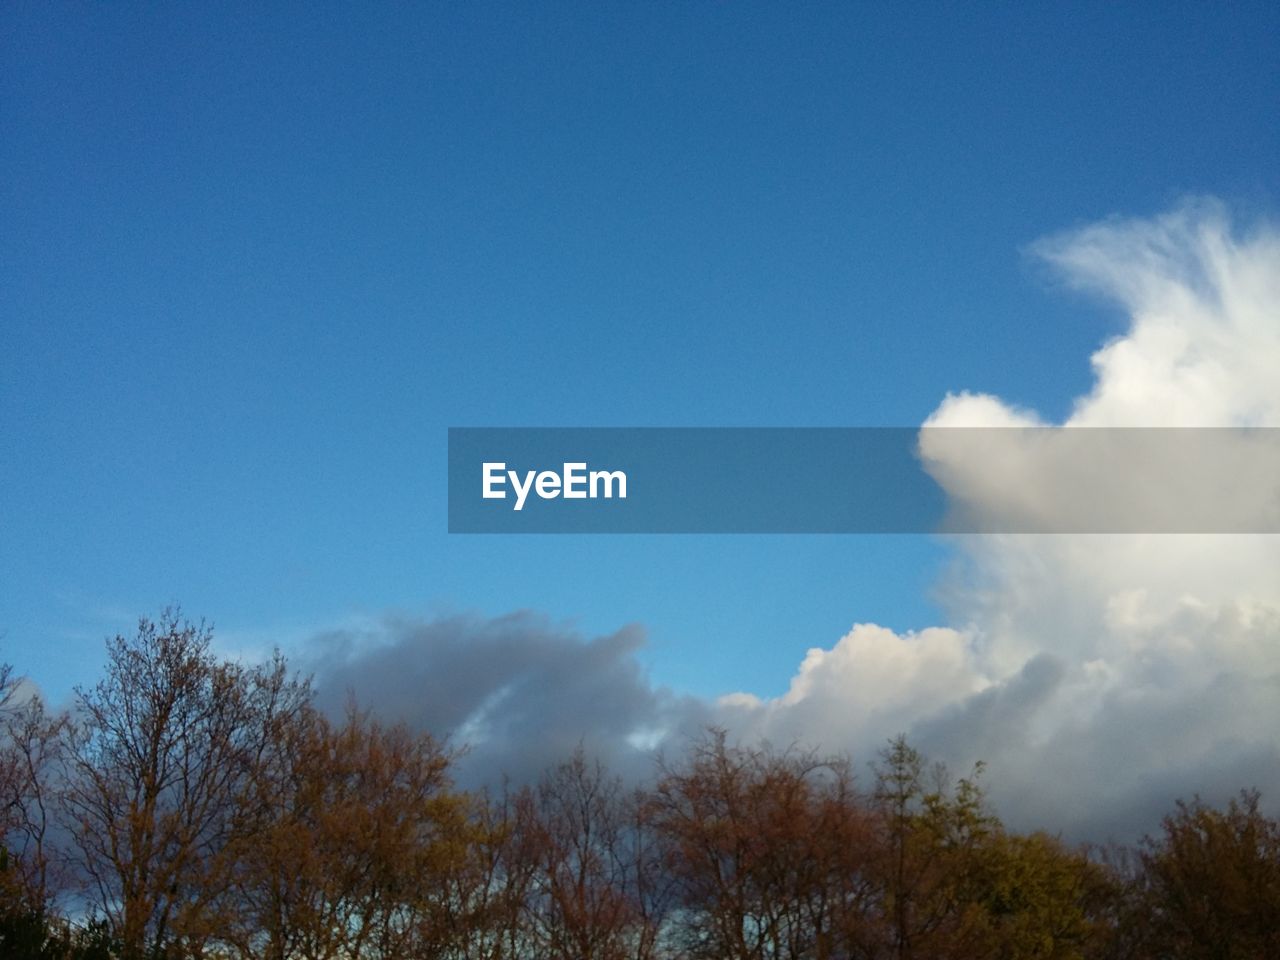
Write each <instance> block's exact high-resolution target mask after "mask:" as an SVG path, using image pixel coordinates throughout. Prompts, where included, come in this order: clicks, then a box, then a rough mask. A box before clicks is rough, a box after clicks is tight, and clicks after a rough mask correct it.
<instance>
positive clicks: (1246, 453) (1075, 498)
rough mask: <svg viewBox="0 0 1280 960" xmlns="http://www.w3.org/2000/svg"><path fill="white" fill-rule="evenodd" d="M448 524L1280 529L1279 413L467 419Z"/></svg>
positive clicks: (465, 529) (638, 528)
mask: <svg viewBox="0 0 1280 960" xmlns="http://www.w3.org/2000/svg"><path fill="white" fill-rule="evenodd" d="M486 464H487V465H488V466H486ZM499 464H500V465H501V469H499V467H498V465H499ZM593 475H595V476H594V479H593ZM619 475H621V476H622V477H624V478H625V491H624V490H623V485H622V484H620V483H619V482H618V479H619ZM486 478H487V479H488V487H487V492H488V493H489V496H485V492H486ZM522 491H523V496H521V492H522ZM566 491H567V492H569V493H570V494H572V496H570V497H565V496H564V494H565V492H566ZM624 493H625V495H623V494H624ZM449 530H450V532H453V533H936V532H950V533H1277V532H1280V429H1276V428H1242V429H1225V428H1223V429H1218V428H1213V429H1208V428H1104V429H1100V428H1092V429H1090V428H1068V429H1064V428H1055V427H1033V428H942V427H936V428H924V429H921V428H797V429H789V428H788V429H781V428H600V429H597V428H563V427H556V428H490V427H485V428H453V429H450V431H449Z"/></svg>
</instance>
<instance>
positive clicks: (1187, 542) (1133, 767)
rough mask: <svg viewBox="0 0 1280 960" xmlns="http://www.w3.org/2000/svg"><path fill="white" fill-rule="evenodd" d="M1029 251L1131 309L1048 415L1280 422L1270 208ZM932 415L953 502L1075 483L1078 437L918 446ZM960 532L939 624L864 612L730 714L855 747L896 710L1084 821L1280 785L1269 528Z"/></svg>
mask: <svg viewBox="0 0 1280 960" xmlns="http://www.w3.org/2000/svg"><path fill="white" fill-rule="evenodd" d="M1036 250H1037V252H1038V253H1039V254H1040V255H1041V256H1043V257H1045V258H1046V259H1047V260H1048V261H1049V262H1050V263H1052V264H1053V265H1054V266H1055V267H1056V268H1058V269H1059V270H1061V271H1062V272H1063V274H1064V275H1065V276H1066V278H1067V279H1068V280H1069V281H1070V282H1071V283H1072V284H1074V285H1075V286H1077V287H1080V288H1082V289H1087V290H1091V291H1094V292H1097V293H1100V294H1102V295H1104V296H1106V297H1109V298H1111V299H1112V300H1114V301H1116V302H1117V303H1119V304H1120V305H1121V306H1122V307H1123V308H1124V309H1125V310H1126V311H1127V312H1128V314H1129V316H1130V323H1129V328H1128V330H1127V331H1126V332H1125V333H1124V334H1123V335H1121V336H1119V337H1117V338H1115V339H1114V340H1112V341H1111V342H1109V343H1107V344H1106V345H1104V346H1103V347H1101V348H1100V349H1099V350H1098V351H1097V352H1096V353H1095V354H1094V356H1093V359H1092V362H1093V369H1094V373H1095V382H1094V385H1093V388H1092V389H1091V390H1090V392H1089V393H1088V394H1086V395H1085V396H1082V397H1080V398H1078V399H1077V401H1076V403H1075V405H1074V408H1073V411H1072V413H1071V415H1070V416H1069V417H1068V418H1067V420H1066V421H1065V422H1064V423H1063V424H1061V426H1069V427H1082V426H1087V427H1099V426H1108V427H1117V426H1125V427H1130V426H1135V427H1136V426H1144V427H1158V426H1197V427H1208V426H1280V234H1277V232H1276V230H1275V229H1274V228H1273V227H1269V226H1260V227H1256V228H1253V229H1251V230H1250V231H1248V232H1244V233H1241V232H1235V231H1233V230H1232V227H1231V224H1230V223H1229V220H1228V218H1227V216H1226V214H1225V212H1224V210H1223V208H1222V207H1221V206H1220V205H1219V204H1217V203H1214V202H1210V201H1199V202H1192V203H1188V204H1186V205H1184V206H1182V207H1180V208H1179V209H1178V210H1176V211H1174V212H1172V213H1170V214H1167V215H1165V216H1162V217H1158V218H1156V219H1153V220H1111V221H1108V222H1105V223H1102V224H1098V225H1096V226H1091V227H1088V228H1085V229H1083V230H1078V231H1073V232H1070V233H1066V234H1062V235H1060V236H1057V237H1052V238H1050V239H1048V240H1045V241H1043V242H1041V243H1039V244H1037V245H1036ZM1044 425H1046V423H1045V421H1044V420H1042V419H1041V418H1040V417H1039V416H1038V415H1037V414H1036V413H1035V412H1033V411H1025V410H1020V409H1017V408H1015V407H1013V406H1012V405H1010V404H1007V403H1005V402H1004V401H1002V400H1000V399H999V398H997V397H993V396H990V395H985V394H975V393H967V392H962V393H954V394H948V395H947V396H946V398H945V399H944V400H943V402H942V403H941V404H940V406H939V407H938V409H937V410H936V411H935V412H934V414H933V415H932V416H931V417H930V418H929V420H928V421H927V423H926V426H928V427H933V426H983V427H1025V426H1044ZM928 434H929V431H924V432H923V433H922V449H923V452H924V454H925V456H926V458H930V455H931V454H932V459H931V469H932V470H933V473H934V475H935V477H936V478H937V479H938V480H939V481H940V482H941V483H942V484H943V485H944V487H945V488H946V489H947V491H948V494H949V496H950V497H951V498H952V499H953V501H955V502H957V503H958V504H960V505H962V506H969V507H974V506H975V505H976V506H977V507H979V508H982V507H984V506H986V507H991V506H992V505H996V504H998V505H999V507H1000V509H1001V510H1005V511H1007V510H1009V509H1010V505H1011V504H1013V505H1014V506H1015V507H1016V508H1017V509H1018V510H1022V511H1024V512H1026V513H1027V514H1029V515H1034V514H1035V511H1037V510H1040V509H1042V508H1043V507H1044V504H1046V503H1049V502H1053V503H1056V504H1060V503H1061V502H1062V501H1063V499H1064V498H1065V497H1066V496H1067V495H1068V494H1069V492H1070V491H1071V490H1073V489H1087V488H1088V482H1089V478H1088V477H1087V476H1084V475H1082V474H1081V473H1080V471H1078V470H1077V471H1074V472H1073V469H1072V466H1071V462H1070V460H1069V459H1065V458H1062V457H1059V458H1058V460H1057V461H1056V462H1055V461H1054V460H1053V458H1052V457H1049V458H1046V457H1043V456H1041V457H1039V459H1034V460H1028V459H1025V458H1024V459H1019V458H1017V457H1009V456H1007V454H1008V453H1009V451H1008V450H1005V451H1003V453H1004V454H1006V457H1005V460H1003V461H998V462H997V463H996V464H993V462H992V461H991V460H990V459H984V458H973V457H972V456H968V457H960V456H958V455H955V451H948V450H947V449H945V448H944V447H935V448H932V449H930V448H929V446H928V444H929V442H930V441H929V440H928V439H927V437H928ZM1231 453H1232V452H1231V451H1230V450H1225V451H1218V455H1219V456H1220V457H1228V456H1230V455H1231ZM1216 462H1217V463H1219V464H1221V463H1224V462H1226V461H1224V460H1221V459H1218V460H1217V461H1216ZM1047 467H1048V468H1052V469H1047ZM1277 475H1280V474H1277ZM1218 476H1219V479H1221V478H1222V477H1226V478H1227V479H1228V480H1229V479H1231V475H1230V472H1229V471H1225V470H1219V472H1218ZM1261 480H1263V481H1266V482H1256V481H1259V478H1258V477H1253V476H1245V477H1237V478H1236V482H1234V483H1233V484H1232V486H1231V487H1230V491H1229V492H1228V493H1226V494H1224V495H1225V496H1232V497H1235V498H1236V499H1237V500H1238V501H1240V503H1241V504H1242V506H1241V509H1242V510H1243V509H1248V510H1257V509H1259V504H1262V503H1264V500H1265V498H1266V497H1268V496H1270V495H1271V494H1270V490H1271V487H1272V486H1273V485H1274V483H1273V479H1272V480H1268V479H1267V478H1266V477H1262V478H1261ZM1251 484H1252V485H1251ZM1142 496H1151V492H1150V491H1149V490H1148V491H1145V492H1144V491H1136V492H1135V493H1134V497H1135V498H1140V497H1142ZM1141 505H1142V503H1141V500H1140V499H1135V500H1134V501H1133V503H1132V504H1131V508H1132V509H1138V508H1140V507H1141ZM955 543H956V546H957V551H958V559H957V563H956V569H955V570H954V571H953V573H952V575H951V577H950V578H949V580H948V582H947V583H946V584H945V585H944V589H943V595H944V596H945V598H946V603H947V609H948V614H949V620H950V622H951V623H952V624H953V625H955V626H954V628H935V629H932V630H925V631H921V632H920V633H918V634H908V635H897V634H894V633H892V632H891V631H888V630H885V629H883V628H880V627H876V626H873V625H867V624H862V625H859V626H857V627H855V628H854V629H853V631H852V632H851V633H850V634H849V635H848V636H846V637H844V638H843V639H841V640H840V641H839V642H838V643H837V644H836V645H835V646H834V647H832V648H831V649H830V650H829V651H823V650H814V651H810V653H809V655H808V656H807V657H806V658H805V661H804V662H803V664H802V665H801V667H800V670H799V672H798V673H797V674H796V676H795V678H794V680H793V681H792V684H791V688H790V690H789V691H788V692H787V693H786V694H784V695H783V696H781V697H778V698H776V699H771V700H763V701H760V700H754V699H753V698H747V697H742V696H735V697H729V698H725V699H724V700H722V701H721V704H720V709H721V712H722V714H723V715H724V716H725V717H726V718H727V719H729V720H730V721H731V722H732V724H733V725H734V726H735V728H738V729H740V730H742V731H743V732H749V733H751V734H758V735H762V736H768V737H770V738H773V739H787V740H789V739H793V738H794V737H796V736H798V735H803V736H804V737H805V738H807V739H811V740H818V741H821V742H822V743H824V745H826V746H828V747H830V748H847V747H852V748H854V749H855V751H862V752H864V756H865V751H866V750H867V749H869V748H870V747H871V745H873V744H876V743H879V742H883V738H885V737H888V736H892V735H893V734H895V733H898V732H904V731H905V732H907V733H908V734H909V735H911V736H913V737H915V738H916V739H917V740H918V741H920V743H921V746H923V747H925V748H926V749H932V750H934V751H935V752H937V753H939V754H941V755H943V756H944V757H945V758H947V759H949V760H951V761H952V762H954V763H958V764H967V763H969V762H971V761H973V760H975V759H985V760H987V761H988V762H989V764H990V765H991V768H992V776H991V781H992V784H993V786H994V788H995V790H996V799H997V801H1003V802H1002V803H1001V807H1002V809H1003V810H1004V812H1005V813H1006V815H1007V816H1009V817H1010V819H1012V820H1014V821H1016V822H1021V823H1024V824H1028V825H1030V824H1035V825H1048V826H1057V827H1060V828H1063V829H1065V830H1067V831H1068V832H1069V833H1072V834H1075V835H1092V836H1094V837H1098V836H1099V835H1100V834H1103V833H1107V832H1121V833H1123V832H1125V831H1131V830H1136V829H1143V828H1148V827H1150V826H1152V825H1153V819H1152V818H1153V816H1154V815H1155V813H1156V812H1158V811H1159V810H1162V809H1165V808H1167V806H1168V805H1169V803H1170V802H1171V800H1172V799H1173V797H1174V796H1177V795H1187V794H1190V793H1192V792H1195V791H1199V792H1201V793H1203V794H1205V795H1206V796H1222V795H1224V794H1225V793H1229V792H1231V791H1233V790H1234V789H1236V788H1238V787H1241V786H1247V785H1253V784H1256V785H1258V786H1260V787H1262V788H1263V789H1264V791H1265V790H1267V789H1270V790H1271V791H1273V792H1274V793H1277V794H1280V763H1278V762H1277V758H1280V738H1278V736H1277V734H1276V731H1277V730H1280V536H1271V535H1156V534H1134V535H1090V536H1082V535H1074V536H1066V535H1061V536H1035V535H1022V536H1015V535H991V536H985V537H960V538H956V540H955ZM1273 799H1274V797H1273Z"/></svg>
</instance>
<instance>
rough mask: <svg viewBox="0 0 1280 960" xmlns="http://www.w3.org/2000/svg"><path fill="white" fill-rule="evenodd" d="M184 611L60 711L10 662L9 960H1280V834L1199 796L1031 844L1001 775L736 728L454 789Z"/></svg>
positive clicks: (0, 690) (3, 831) (408, 734)
mask: <svg viewBox="0 0 1280 960" xmlns="http://www.w3.org/2000/svg"><path fill="white" fill-rule="evenodd" d="M210 640H211V637H210V633H209V631H208V630H207V629H205V628H204V627H203V626H202V625H195V624H191V623H188V622H185V621H183V620H181V618H180V617H179V616H178V615H177V614H170V613H166V614H165V615H164V616H162V617H161V618H159V619H158V620H156V621H150V620H143V621H142V622H141V623H140V626H139V629H138V632H137V634H136V635H135V636H134V637H132V638H129V639H125V638H121V637H117V638H116V639H115V640H113V641H111V643H110V644H109V646H108V654H109V656H108V667H107V670H106V674H105V676H104V677H103V678H102V680H101V681H100V682H99V683H98V684H96V685H95V686H93V687H92V688H88V689H83V690H79V691H78V692H77V697H76V703H75V705H74V708H73V709H72V710H70V711H68V712H67V713H66V714H65V715H55V714H54V713H52V712H51V711H49V710H47V709H46V707H45V706H44V705H43V704H42V703H41V702H40V700H39V698H38V697H35V696H32V695H30V693H29V692H28V691H26V690H25V689H24V688H23V686H22V685H21V684H20V683H19V682H18V681H17V680H16V679H15V677H14V676H13V675H12V673H11V672H10V671H8V670H7V669H5V670H4V671H3V672H0V840H2V844H0V957H4V958H12V960H24V958H31V960H37V958H38V960H187V958H210V960H213V958H228V960H231V958H235V960H259V958H260V960H346V958H371V960H401V958H403V960H410V958H422V960H429V958H441V960H445V958H449V960H517V958H568V960H667V958H670V960H676V958H680V960H700V958H706V960H836V958H841V960H854V958H857V960H882V958H883V960H902V958H914V960H948V958H955V960H961V958H975V960H983V958H990V960H1017V958H1027V960H1068V958H1081V960H1084V958H1115V960H1154V958H1181V957H1187V958H1200V957H1204V958H1251V960H1252V958H1257V960H1261V958H1268V957H1280V824H1277V822H1276V821H1275V820H1274V819H1271V818H1268V817H1267V816H1266V815H1264V813H1263V812H1262V808H1261V806H1260V798H1259V797H1258V795H1257V794H1256V793H1252V792H1245V793H1242V794H1241V795H1240V797H1239V798H1238V799H1237V800H1235V801H1233V802H1232V803H1231V804H1230V805H1229V806H1228V807H1227V808H1226V809H1225V810H1221V809H1214V808H1212V807H1209V806H1206V805H1205V804H1203V803H1201V802H1200V801H1199V800H1192V801H1190V802H1179V803H1178V804H1177V805H1176V806H1175V807H1174V809H1173V811H1172V812H1171V813H1170V814H1169V815H1168V816H1167V817H1166V818H1165V821H1164V823H1163V829H1162V830H1161V831H1160V832H1159V833H1158V834H1157V835H1156V836H1153V837H1150V838H1148V839H1147V840H1146V841H1145V842H1144V843H1143V844H1142V845H1141V846H1140V847H1138V848H1136V849H1127V850H1126V849H1117V848H1112V849H1107V850H1088V849H1078V848H1073V847H1071V846H1069V845H1067V844H1065V843H1063V842H1062V841H1061V840H1060V839H1058V838H1056V837H1054V836H1051V835H1048V834H1043V833H1030V834H1021V833H1016V832H1013V831H1010V830H1008V829H1006V828H1005V827H1004V826H1003V825H1002V824H1001V822H1000V820H999V819H998V818H997V817H996V815H995V813H994V812H993V811H992V810H991V809H990V807H989V805H988V804H987V802H986V799H985V796H984V792H983V787H982V779H981V774H982V770H981V768H980V767H979V768H978V769H975V770H974V771H972V772H971V773H970V774H969V775H968V776H965V777H961V778H958V779H956V778H952V777H950V776H949V775H948V774H947V773H946V771H944V770H942V769H940V768H938V767H935V766H930V765H929V764H928V763H927V762H926V761H925V759H924V758H923V757H922V756H921V755H920V754H919V753H918V752H917V751H916V750H914V749H913V748H912V747H911V746H910V745H909V744H908V743H907V742H906V741H905V740H904V739H901V738H899V739H897V740H894V741H892V742H891V743H890V744H888V745H887V746H886V747H885V749H884V750H883V751H882V752H881V754H880V756H879V757H878V758H877V759H876V761H875V762H874V764H872V765H871V767H870V769H869V771H867V773H866V775H865V777H859V776H856V775H855V769H854V767H853V766H852V764H851V763H850V762H849V761H848V760H847V759H845V758H840V757H824V756H819V755H816V754H814V753H811V752H807V751H804V750H800V749H796V748H792V749H784V750H778V749H774V748H771V747H769V746H767V745H758V746H744V745H738V744H735V743H732V742H731V741H730V739H729V737H728V736H727V735H726V733H725V732H723V731H718V730H710V731H708V732H707V733H706V735H705V736H704V737H703V738H701V739H700V740H698V741H696V742H693V743H691V744H689V745H688V747H687V749H685V750H684V751H682V752H681V753H680V754H679V755H678V756H659V757H656V758H655V760H654V767H653V770H654V773H653V777H652V778H651V780H650V781H648V782H647V783H646V785H644V786H641V787H636V786H627V785H624V784H623V782H622V781H621V780H619V779H618V778H616V777H614V776H612V775H611V774H610V773H609V772H608V770H607V769H605V768H604V766H603V765H602V764H601V763H600V762H598V761H597V760H595V759H593V758H591V757H589V756H587V755H586V754H585V753H584V752H583V751H582V750H579V751H577V752H576V753H575V754H573V755H572V756H568V757H565V758H564V761H563V762H562V763H561V764H559V765H558V766H556V767H555V768H553V769H551V770H548V771H547V772H546V773H545V774H544V775H543V777H542V779H541V780H540V781H539V782H538V783H536V784H531V785H527V786H522V787H519V788H514V787H509V788H506V789H503V790H500V791H497V792H495V793H480V794H477V793H467V792H464V791H462V790H460V789H458V788H457V787H456V785H455V784H454V781H453V778H452V771H453V769H454V764H455V761H456V755H455V754H454V752H453V750H452V748H450V747H449V746H448V745H446V744H443V743H440V742H438V741H436V740H434V739H433V738H432V737H430V736H428V735H426V734H424V733H420V732H415V731H411V730H409V729H407V728H406V727H404V726H401V725H387V724H385V723H384V722H382V721H381V720H380V719H379V718H378V717H377V716H375V715H374V714H372V713H369V712H366V711H363V710H361V709H360V708H359V707H358V706H357V705H356V704H351V705H350V706H349V708H348V710H347V711H346V713H345V715H343V716H342V717H339V718H332V717H328V716H325V715H324V714H322V713H321V712H320V711H319V710H318V709H317V708H316V706H315V702H314V699H313V696H312V692H311V689H310V684H309V682H308V681H306V680H305V679H303V678H299V677H297V676H295V675H294V674H292V673H291V672H290V670H289V668H288V666H287V664H286V663H285V662H284V661H283V659H281V658H279V657H276V658H275V659H273V660H272V661H270V662H268V663H266V664H262V665H256V666H244V665H241V664H236V663H230V662H227V661H224V660H222V659H220V658H218V657H217V656H215V655H214V653H213V652H212V650H211V647H210Z"/></svg>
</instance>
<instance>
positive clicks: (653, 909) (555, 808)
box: [518, 747, 666, 960]
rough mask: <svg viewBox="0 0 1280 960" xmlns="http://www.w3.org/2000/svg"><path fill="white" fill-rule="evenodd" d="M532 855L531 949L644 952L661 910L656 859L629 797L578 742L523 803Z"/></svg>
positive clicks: (605, 959) (594, 959)
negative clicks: (587, 755)
mask: <svg viewBox="0 0 1280 960" xmlns="http://www.w3.org/2000/svg"><path fill="white" fill-rule="evenodd" d="M521 809H522V811H523V816H522V817H521V818H520V820H519V821H518V823H519V825H520V828H521V829H522V830H523V832H524V833H525V834H526V835H527V837H528V838H529V842H528V843H526V844H524V845H523V849H524V851H525V852H526V853H527V854H528V855H531V856H532V858H533V863H534V870H533V872H532V877H533V883H532V884H530V885H529V889H528V892H527V894H526V897H525V913H526V916H527V918H528V921H529V925H530V928H531V930H532V931H533V933H534V942H535V947H536V950H537V952H538V953H539V954H540V955H546V956H572V957H577V958H580V960H628V958H629V960H648V958H651V957H653V956H654V955H655V951H656V948H657V943H658V937H659V934H660V932H661V927H662V921H663V918H664V913H665V906H666V904H665V898H664V897H663V896H662V895H661V894H662V887H661V877H660V873H659V869H660V864H659V863H658V862H657V852H656V848H655V846H654V844H653V842H652V839H651V837H650V830H649V826H648V824H647V823H646V822H645V819H644V817H643V816H642V815H641V807H640V806H638V805H637V802H636V800H635V798H633V797H630V796H628V795H627V794H626V792H625V791H624V790H623V787H622V782H621V780H619V779H617V778H615V777H610V776H609V775H608V773H607V772H606V771H605V769H604V767H603V765H602V764H600V762H599V761H596V762H594V763H592V762H590V761H588V760H587V757H586V754H585V753H584V752H583V750H582V748H581V747H579V748H578V749H577V750H576V751H575V752H574V754H573V756H572V757H571V758H570V759H569V760H567V761H566V762H564V763H562V764H560V765H558V766H557V767H555V768H554V769H552V770H550V771H548V772H547V773H546V774H545V775H544V776H543V778H542V781H541V782H540V783H539V784H538V787H537V789H536V790H535V791H532V792H531V793H530V794H528V795H527V797H526V799H525V802H524V803H523V804H522V805H521Z"/></svg>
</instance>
